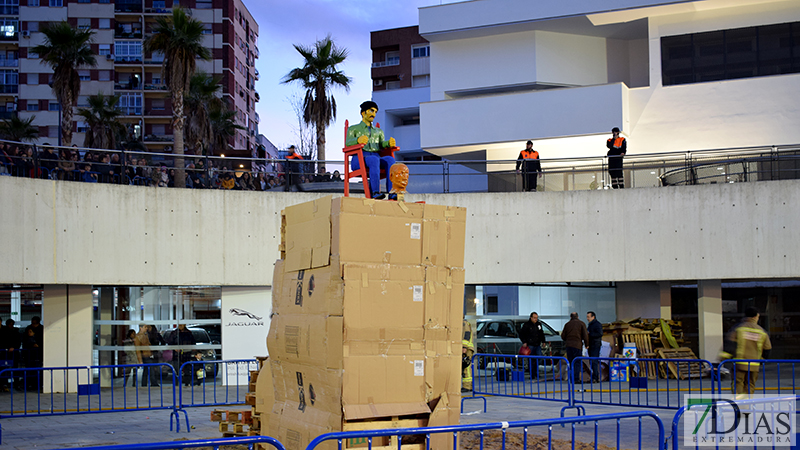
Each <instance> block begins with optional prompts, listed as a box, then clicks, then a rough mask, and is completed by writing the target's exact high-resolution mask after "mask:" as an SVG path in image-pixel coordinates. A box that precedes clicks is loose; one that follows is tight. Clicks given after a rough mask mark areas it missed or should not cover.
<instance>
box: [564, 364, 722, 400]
mask: <svg viewBox="0 0 800 450" xmlns="http://www.w3.org/2000/svg"><path fill="white" fill-rule="evenodd" d="M597 372H600V373H597ZM593 378H599V380H600V381H598V382H592V379H593ZM569 379H570V382H571V383H573V386H572V389H570V390H571V391H572V392H573V394H572V395H573V403H572V404H573V405H575V404H578V403H593V404H602V405H616V406H634V407H647V408H664V409H678V408H680V407H681V406H682V403H681V400H682V398H683V397H682V396H683V395H684V394H692V393H695V394H697V393H702V392H706V393H714V392H715V388H716V383H715V382H716V377H715V376H714V368H713V365H712V364H711V363H710V362H709V361H706V360H703V359H649V358H638V359H628V358H589V357H583V356H581V357H578V358H575V359H574V360H573V361H572V364H571V366H570V374H569Z"/></svg>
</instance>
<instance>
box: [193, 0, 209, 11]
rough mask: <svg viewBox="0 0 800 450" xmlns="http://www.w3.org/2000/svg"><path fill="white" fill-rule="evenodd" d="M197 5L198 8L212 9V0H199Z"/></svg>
mask: <svg viewBox="0 0 800 450" xmlns="http://www.w3.org/2000/svg"><path fill="white" fill-rule="evenodd" d="M195 7H196V8H197V9H211V8H212V4H211V0H197V5H196V6H195Z"/></svg>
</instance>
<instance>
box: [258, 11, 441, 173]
mask: <svg viewBox="0 0 800 450" xmlns="http://www.w3.org/2000/svg"><path fill="white" fill-rule="evenodd" d="M244 1H245V5H246V6H247V8H248V9H249V10H250V13H251V14H252V15H253V17H254V19H255V20H256V22H257V23H258V27H259V36H258V49H259V51H260V52H261V56H260V58H259V59H257V60H256V68H257V69H258V71H259V74H260V78H259V80H258V81H256V91H258V93H259V94H260V96H261V101H260V102H258V103H256V112H258V114H259V116H260V119H261V122H260V123H259V127H258V128H259V133H261V134H263V135H264V136H266V137H267V138H268V139H269V140H270V141H271V142H272V143H273V144H275V146H277V147H278V148H279V149H281V150H282V149H285V148H286V147H288V146H289V144H292V143H297V142H296V141H297V128H298V126H297V116H296V115H295V113H294V112H293V110H292V107H291V104H290V102H289V101H288V98H289V97H291V96H292V95H297V96H299V97H300V98H302V96H303V91H302V88H301V87H300V86H299V85H293V84H282V83H281V79H282V78H283V77H284V76H286V74H287V73H289V71H290V70H292V69H293V68H295V67H300V66H302V64H303V59H302V57H301V56H300V54H299V53H297V51H296V50H295V49H294V47H293V46H292V45H293V44H302V45H306V46H310V45H312V44H313V43H314V42H315V41H316V40H318V39H322V38H324V37H325V36H327V35H328V34H330V35H331V37H332V38H333V41H334V43H335V44H336V45H338V46H340V47H344V48H346V49H347V50H348V52H349V55H348V57H347V60H346V61H345V62H344V64H342V65H341V66H340V67H339V69H340V70H342V71H343V72H344V73H345V74H346V75H347V76H349V77H350V78H352V79H353V81H352V84H351V87H350V91H349V92H347V91H345V90H343V89H339V88H337V89H334V90H333V92H332V93H333V96H334V98H335V99H336V104H337V115H336V121H335V122H334V123H333V124H332V125H331V126H330V127H329V128H328V130H327V134H326V137H327V142H328V144H327V146H326V148H327V154H328V159H341V147H342V145H343V142H342V141H343V140H344V121H345V119H349V120H350V122H353V121H360V120H361V116H360V110H359V105H360V104H361V102H363V101H365V100H369V99H370V98H371V94H372V80H371V78H370V67H371V64H372V51H371V50H370V47H369V46H370V31H378V30H385V29H389V28H400V27H406V26H412V25H418V24H419V18H418V8H419V7H421V6H429V5H438V4H441V3H442V2H443V3H451V2H452V0H372V1H354V0H288V1H287V0H244Z"/></svg>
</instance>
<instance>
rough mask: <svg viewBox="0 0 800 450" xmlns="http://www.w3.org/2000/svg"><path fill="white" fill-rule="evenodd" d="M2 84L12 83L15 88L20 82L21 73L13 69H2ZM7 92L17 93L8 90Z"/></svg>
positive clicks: (0, 76) (0, 80) (0, 75)
mask: <svg viewBox="0 0 800 450" xmlns="http://www.w3.org/2000/svg"><path fill="white" fill-rule="evenodd" d="M0 84H3V85H12V86H14V88H15V89H16V88H17V85H18V84H19V74H18V73H17V72H16V71H13V70H0ZM6 93H7V94H11V93H13V94H16V93H17V91H16V90H15V91H14V92H6Z"/></svg>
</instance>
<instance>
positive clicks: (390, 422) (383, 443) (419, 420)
mask: <svg viewBox="0 0 800 450" xmlns="http://www.w3.org/2000/svg"><path fill="white" fill-rule="evenodd" d="M427 425H428V418H427V417H422V416H394V417H391V418H385V419H369V420H359V421H349V422H345V423H344V424H343V425H342V431H367V430H384V429H394V428H421V427H425V426H427ZM403 442H404V444H403V445H402V446H401V447H400V448H401V450H425V441H424V439H423V440H422V441H421V442H413V439H412V437H409V436H406V437H404V438H403ZM405 442H413V443H408V444H406V443H405ZM368 446H369V442H368V441H367V439H366V438H364V439H348V440H346V441H344V442H342V450H344V449H348V448H366V447H368ZM397 448H398V445H397V436H382V437H374V438H372V450H394V449H397Z"/></svg>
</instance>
